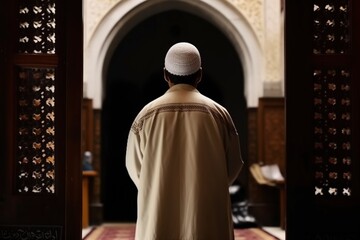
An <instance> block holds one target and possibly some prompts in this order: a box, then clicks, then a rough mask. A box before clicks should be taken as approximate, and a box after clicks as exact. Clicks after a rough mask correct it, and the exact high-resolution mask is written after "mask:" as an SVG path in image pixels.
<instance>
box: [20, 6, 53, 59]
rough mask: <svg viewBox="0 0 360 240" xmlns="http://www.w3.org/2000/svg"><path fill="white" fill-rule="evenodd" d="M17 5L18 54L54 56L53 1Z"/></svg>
mask: <svg viewBox="0 0 360 240" xmlns="http://www.w3.org/2000/svg"><path fill="white" fill-rule="evenodd" d="M19 4H20V6H19V40H18V41H19V42H18V43H19V47H18V51H19V53H35V54H40V53H42V54H55V25H56V23H55V19H56V18H55V1H54V0H46V1H45V0H40V1H28V0H21V1H20V3H19Z"/></svg>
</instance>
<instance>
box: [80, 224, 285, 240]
mask: <svg viewBox="0 0 360 240" xmlns="http://www.w3.org/2000/svg"><path fill="white" fill-rule="evenodd" d="M91 230H92V227H88V228H84V229H83V230H82V237H83V238H84V237H85V236H86V235H87V234H88V233H89V232H90V231H91ZM264 230H265V231H267V232H269V233H271V234H272V235H274V236H275V237H278V238H279V239H280V240H285V231H284V230H283V229H281V228H279V227H264Z"/></svg>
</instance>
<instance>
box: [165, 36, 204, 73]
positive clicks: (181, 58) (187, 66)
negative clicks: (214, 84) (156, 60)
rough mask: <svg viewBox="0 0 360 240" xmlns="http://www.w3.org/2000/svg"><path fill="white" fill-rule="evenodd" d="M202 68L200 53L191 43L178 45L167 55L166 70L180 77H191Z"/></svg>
mask: <svg viewBox="0 0 360 240" xmlns="http://www.w3.org/2000/svg"><path fill="white" fill-rule="evenodd" d="M200 67H201V58H200V53H199V51H198V49H197V48H196V47H195V46H194V45H192V44H190V43H187V42H180V43H176V44H174V45H173V46H172V47H171V48H170V49H169V50H168V52H167V53H166V56H165V69H166V70H167V71H168V72H169V73H171V74H174V75H178V76H186V75H191V74H193V73H195V72H197V71H198V70H199V69H200Z"/></svg>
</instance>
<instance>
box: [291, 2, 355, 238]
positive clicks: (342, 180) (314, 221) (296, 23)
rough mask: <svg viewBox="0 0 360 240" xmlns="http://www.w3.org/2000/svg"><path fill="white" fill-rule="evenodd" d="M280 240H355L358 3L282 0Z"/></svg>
mask: <svg viewBox="0 0 360 240" xmlns="http://www.w3.org/2000/svg"><path fill="white" fill-rule="evenodd" d="M285 6H286V11H285V12H286V19H285V24H286V28H285V35H286V36H285V43H286V56H285V58H286V63H285V67H286V133H287V137H286V158H287V164H286V165H287V167H286V181H287V183H286V190H287V224H286V239H290V240H297V239H299V240H304V239H318V240H320V239H332V240H340V239H347V240H355V239H359V236H360V228H359V227H358V223H357V221H356V219H358V217H359V209H360V199H359V196H360V193H359V191H360V186H359V173H360V171H359V170H360V168H359V166H360V154H359V153H360V132H359V129H360V128H359V125H360V116H359V111H360V101H359V100H360V94H359V93H360V31H359V30H360V28H359V24H360V1H358V0H303V1H292V0H287V1H286V4H285Z"/></svg>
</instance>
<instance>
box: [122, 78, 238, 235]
mask: <svg viewBox="0 0 360 240" xmlns="http://www.w3.org/2000/svg"><path fill="white" fill-rule="evenodd" d="M238 141H239V140H238V135H237V131H236V128H235V126H234V124H233V122H232V120H231V117H230V115H229V113H228V112H227V110H226V109H225V108H223V107H222V106H221V105H219V104H217V103H216V102H214V101H213V100H211V99H210V98H207V97H205V96H203V95H202V94H200V93H199V92H198V90H197V89H196V88H195V86H192V85H190V84H175V85H171V87H170V88H169V90H168V91H167V92H166V93H165V94H164V95H163V96H161V97H159V98H157V99H155V100H154V101H152V102H150V103H149V104H147V105H146V106H145V107H144V108H143V109H142V110H141V111H140V113H139V114H138V116H137V117H136V119H135V120H134V122H133V125H132V127H131V131H130V132H129V137H128V146H127V155H126V166H127V169H128V172H129V175H130V177H131V178H132V180H133V181H134V183H135V185H136V186H137V188H138V218H137V228H136V239H138V240H146V239H149V240H150V239H151V240H153V239H158V240H170V239H179V240H180V239H181V240H185V239H194V240H195V239H206V240H212V239H214V240H219V239H221V240H227V239H232V238H233V226H232V224H233V223H232V218H231V203H230V196H229V190H228V187H229V185H230V184H231V183H232V182H233V181H234V179H235V178H236V177H237V175H238V173H239V171H240V168H241V166H242V159H241V155H240V145H239V142H238Z"/></svg>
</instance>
